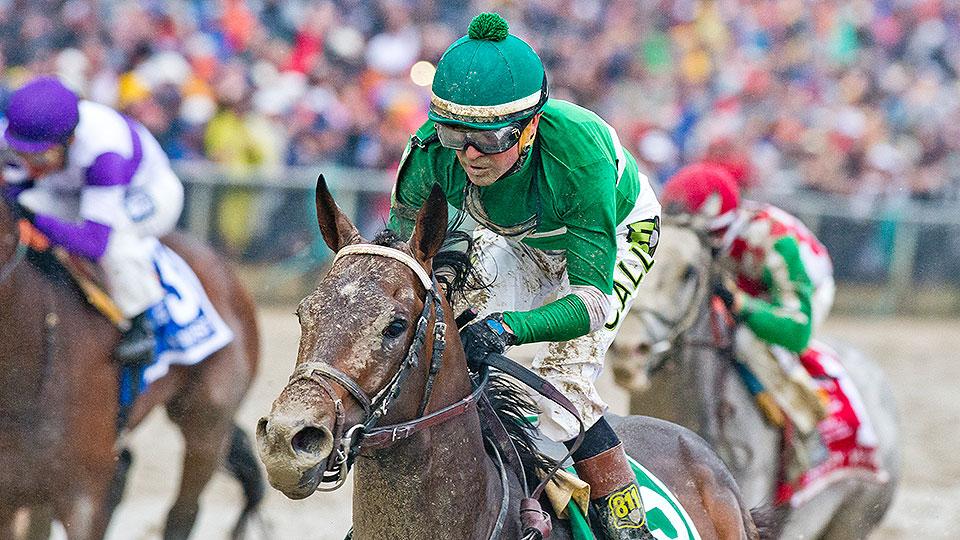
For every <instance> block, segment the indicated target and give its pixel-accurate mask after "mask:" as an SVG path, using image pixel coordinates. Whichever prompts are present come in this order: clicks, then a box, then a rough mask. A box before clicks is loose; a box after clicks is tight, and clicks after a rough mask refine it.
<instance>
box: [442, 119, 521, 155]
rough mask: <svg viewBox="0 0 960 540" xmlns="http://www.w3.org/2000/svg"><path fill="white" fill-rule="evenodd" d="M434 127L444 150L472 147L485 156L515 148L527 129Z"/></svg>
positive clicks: (515, 126) (512, 125)
mask: <svg viewBox="0 0 960 540" xmlns="http://www.w3.org/2000/svg"><path fill="white" fill-rule="evenodd" d="M434 125H435V126H436V127H437V136H438V137H439V138H440V144H441V145H443V147H444V148H452V149H453V150H464V149H466V148H467V146H472V147H474V148H476V149H477V150H478V151H479V152H480V153H483V154H499V153H500V152H505V151H507V150H509V149H510V148H513V146H514V145H515V144H517V142H518V141H520V134H521V133H523V128H525V127H526V126H520V125H517V124H510V125H508V126H504V127H502V128H500V129H468V128H461V127H457V126H448V125H446V124H434Z"/></svg>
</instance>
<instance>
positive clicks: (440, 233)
mask: <svg viewBox="0 0 960 540" xmlns="http://www.w3.org/2000/svg"><path fill="white" fill-rule="evenodd" d="M446 237H447V197H446V196H445V195H444V194H443V189H442V188H441V187H440V186H439V185H437V184H434V185H433V190H432V191H430V197H429V198H427V202H426V203H424V205H423V207H421V208H420V211H419V212H417V224H416V225H415V226H414V227H413V235H412V236H411V237H410V249H412V250H413V255H414V256H415V257H416V258H417V260H418V261H420V262H421V263H423V265H424V267H425V268H426V269H427V270H430V262H431V261H432V260H433V257H434V256H435V255H436V254H437V252H439V251H440V248H441V247H442V246H443V240H444V239H445V238H446Z"/></svg>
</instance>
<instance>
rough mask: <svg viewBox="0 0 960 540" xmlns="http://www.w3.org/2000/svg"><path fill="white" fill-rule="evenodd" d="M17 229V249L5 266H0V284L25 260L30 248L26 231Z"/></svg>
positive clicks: (5, 262) (4, 263)
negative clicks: (26, 238)
mask: <svg viewBox="0 0 960 540" xmlns="http://www.w3.org/2000/svg"><path fill="white" fill-rule="evenodd" d="M16 229H17V248H16V250H14V252H13V255H11V256H10V258H9V259H7V260H6V261H4V262H3V265H2V266H0V283H3V282H4V281H6V280H7V278H9V277H10V275H11V274H13V271H14V270H15V269H16V268H17V266H19V265H20V263H21V262H23V259H24V258H25V257H26V256H27V249H28V248H29V244H28V242H27V241H26V240H25V238H24V236H25V235H24V231H23V229H21V228H20V227H19V226H17V227H16Z"/></svg>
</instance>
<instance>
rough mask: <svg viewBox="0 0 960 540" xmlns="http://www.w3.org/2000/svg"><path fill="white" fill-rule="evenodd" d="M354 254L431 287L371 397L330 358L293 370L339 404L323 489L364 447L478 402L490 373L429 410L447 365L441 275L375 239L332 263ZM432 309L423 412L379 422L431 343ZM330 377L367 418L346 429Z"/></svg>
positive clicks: (383, 443) (381, 444) (382, 444)
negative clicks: (388, 264)
mask: <svg viewBox="0 0 960 540" xmlns="http://www.w3.org/2000/svg"><path fill="white" fill-rule="evenodd" d="M349 255H372V256H376V257H387V258H390V259H394V260H397V261H400V262H401V263H403V264H404V265H405V266H407V267H408V268H410V269H411V270H413V272H414V274H416V275H417V277H418V278H419V280H420V283H421V284H422V285H423V287H424V289H426V297H425V298H424V301H423V310H422V311H421V312H420V317H419V319H418V320H417V324H416V331H415V333H414V336H413V342H412V343H411V344H410V348H409V349H408V350H407V355H406V356H405V357H404V359H403V361H402V362H400V367H399V368H398V369H397V372H396V373H395V374H394V376H393V378H391V379H390V382H388V383H387V385H386V386H384V387H383V388H382V389H381V390H380V391H379V392H377V394H376V395H375V396H373V397H372V398H371V397H370V396H368V395H367V393H366V392H364V391H363V389H362V388H361V387H360V385H359V384H357V382H356V381H355V380H354V379H353V378H352V377H350V376H349V375H347V374H346V373H344V372H342V371H340V370H339V369H337V368H335V367H333V366H332V365H330V364H328V363H326V362H320V361H309V362H303V363H301V364H299V365H297V367H296V369H295V370H294V372H293V375H291V376H290V382H294V381H298V380H306V381H312V382H314V383H316V384H318V385H319V386H320V387H321V388H322V389H323V391H324V392H325V393H326V394H327V395H328V396H329V397H330V399H331V400H332V401H333V404H334V410H335V414H336V419H335V421H334V428H333V441H334V449H333V451H332V452H331V453H330V455H329V456H328V457H327V460H326V463H325V465H324V470H323V473H322V476H321V480H320V485H319V486H318V487H317V490H318V491H333V490H335V489H337V488H339V487H340V486H342V485H343V483H344V482H345V481H346V479H347V472H349V470H350V466H351V465H352V464H353V461H354V459H355V458H356V456H357V454H359V453H360V451H361V450H367V449H379V448H387V447H389V446H391V445H393V444H394V443H396V442H397V441H400V440H403V439H406V438H407V437H410V436H411V435H413V434H414V433H416V432H418V431H420V430H423V429H426V428H428V427H431V426H434V425H437V424H440V423H442V422H445V421H447V420H449V419H451V418H454V417H456V416H459V415H461V414H463V413H465V412H467V411H468V410H470V409H471V408H473V407H475V406H476V403H477V400H478V398H479V396H480V394H481V393H482V392H483V390H484V387H485V386H486V377H485V376H484V377H483V380H481V382H480V384H478V385H477V386H476V388H475V389H474V390H473V392H472V393H470V394H469V395H468V396H467V397H465V398H463V399H461V400H460V401H458V402H456V403H454V404H453V405H449V406H447V407H444V408H442V409H440V410H438V411H435V412H433V413H430V414H427V415H424V412H425V410H426V408H427V404H428V402H429V401H430V395H431V393H432V391H433V383H434V380H435V379H436V376H437V373H438V372H439V371H440V367H441V366H442V365H443V350H444V347H445V345H446V338H445V333H446V331H447V325H446V323H444V322H443V307H442V304H441V300H440V298H441V297H440V289H439V286H438V284H437V280H436V279H435V278H433V277H431V275H430V274H428V273H427V272H426V271H425V270H424V269H423V266H421V265H420V263H419V262H417V260H416V259H414V258H413V257H411V256H410V255H407V254H406V253H404V252H402V251H400V250H397V249H394V248H390V247H386V246H378V245H374V244H354V245H350V246H347V247H345V248H343V249H341V250H340V251H338V252H337V256H336V257H335V258H334V260H333V263H332V264H336V263H337V261H339V260H340V259H342V258H344V257H346V256H349ZM331 266H332V265H331ZM431 308H432V309H431ZM431 311H432V316H433V328H432V332H433V347H432V351H431V353H430V370H429V373H428V375H427V382H426V385H425V387H424V392H423V400H422V401H421V402H420V408H419V412H418V416H417V418H416V419H414V420H409V421H407V422H401V423H398V424H392V425H388V426H381V427H377V423H378V422H379V421H380V419H381V418H382V417H383V416H384V415H386V414H387V411H388V409H389V407H390V404H391V403H392V402H393V400H394V399H395V398H396V397H397V396H398V395H399V394H400V391H401V389H402V387H403V383H404V381H405V380H406V379H407V376H408V375H409V374H410V371H411V370H412V369H414V368H416V367H417V366H418V365H420V361H421V359H422V356H423V352H424V349H425V346H426V336H427V325H428V324H429V321H430V318H431ZM331 382H334V383H336V384H338V385H339V386H341V387H342V388H343V389H345V390H346V391H347V393H349V394H350V395H351V396H352V397H353V399H354V400H355V401H356V402H357V403H359V404H360V407H361V408H362V409H363V414H364V416H363V419H362V420H361V421H360V423H357V424H355V425H353V426H352V427H350V428H349V429H346V420H345V409H344V406H343V401H342V400H341V399H340V397H339V396H338V395H337V393H336V392H335V391H334V389H333V387H332V386H331V384H330V383H331Z"/></svg>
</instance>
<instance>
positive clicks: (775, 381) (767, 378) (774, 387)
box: [736, 278, 836, 433]
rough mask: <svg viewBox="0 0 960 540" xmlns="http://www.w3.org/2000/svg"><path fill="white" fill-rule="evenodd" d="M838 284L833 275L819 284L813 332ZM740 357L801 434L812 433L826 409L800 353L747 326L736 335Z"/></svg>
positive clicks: (814, 302)
mask: <svg viewBox="0 0 960 540" xmlns="http://www.w3.org/2000/svg"><path fill="white" fill-rule="evenodd" d="M835 291H836V287H835V285H834V281H833V278H827V279H826V280H825V281H824V282H823V283H821V284H818V286H817V288H816V290H815V291H814V294H813V298H812V303H811V317H812V319H813V329H812V331H811V333H812V334H814V335H816V332H817V330H818V329H819V328H820V326H821V325H822V324H823V321H824V319H826V318H827V315H828V314H829V313H830V309H831V308H832V307H833V298H834V293H835ZM736 353H737V358H739V359H740V360H741V361H742V362H744V363H745V364H747V366H748V367H749V368H750V370H751V371H753V373H754V374H755V375H756V376H757V378H758V379H759V380H760V382H761V383H762V384H763V386H764V387H765V388H766V389H767V390H769V391H770V393H771V394H772V395H773V397H774V399H775V400H776V401H777V404H778V405H780V407H781V408H782V409H783V410H784V412H785V413H786V415H787V416H788V417H790V420H791V421H793V423H794V424H795V425H796V426H797V429H798V430H800V432H801V433H810V432H812V431H813V430H814V429H815V428H816V425H817V423H818V422H819V421H820V420H821V419H823V418H824V417H825V416H826V414H827V410H826V408H825V405H824V403H823V401H822V400H821V399H820V397H819V393H818V391H817V389H818V386H817V384H816V382H815V381H814V380H813V379H812V378H811V377H810V375H809V374H808V373H807V371H806V369H804V367H803V365H801V363H800V360H799V358H797V355H796V354H795V353H793V352H791V351H789V350H787V349H785V348H783V347H780V346H778V345H771V344H769V343H767V342H764V341H763V340H761V339H760V338H758V337H757V336H756V334H754V333H753V331H752V330H750V329H749V328H747V327H746V326H740V328H738V329H737V335H736Z"/></svg>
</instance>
